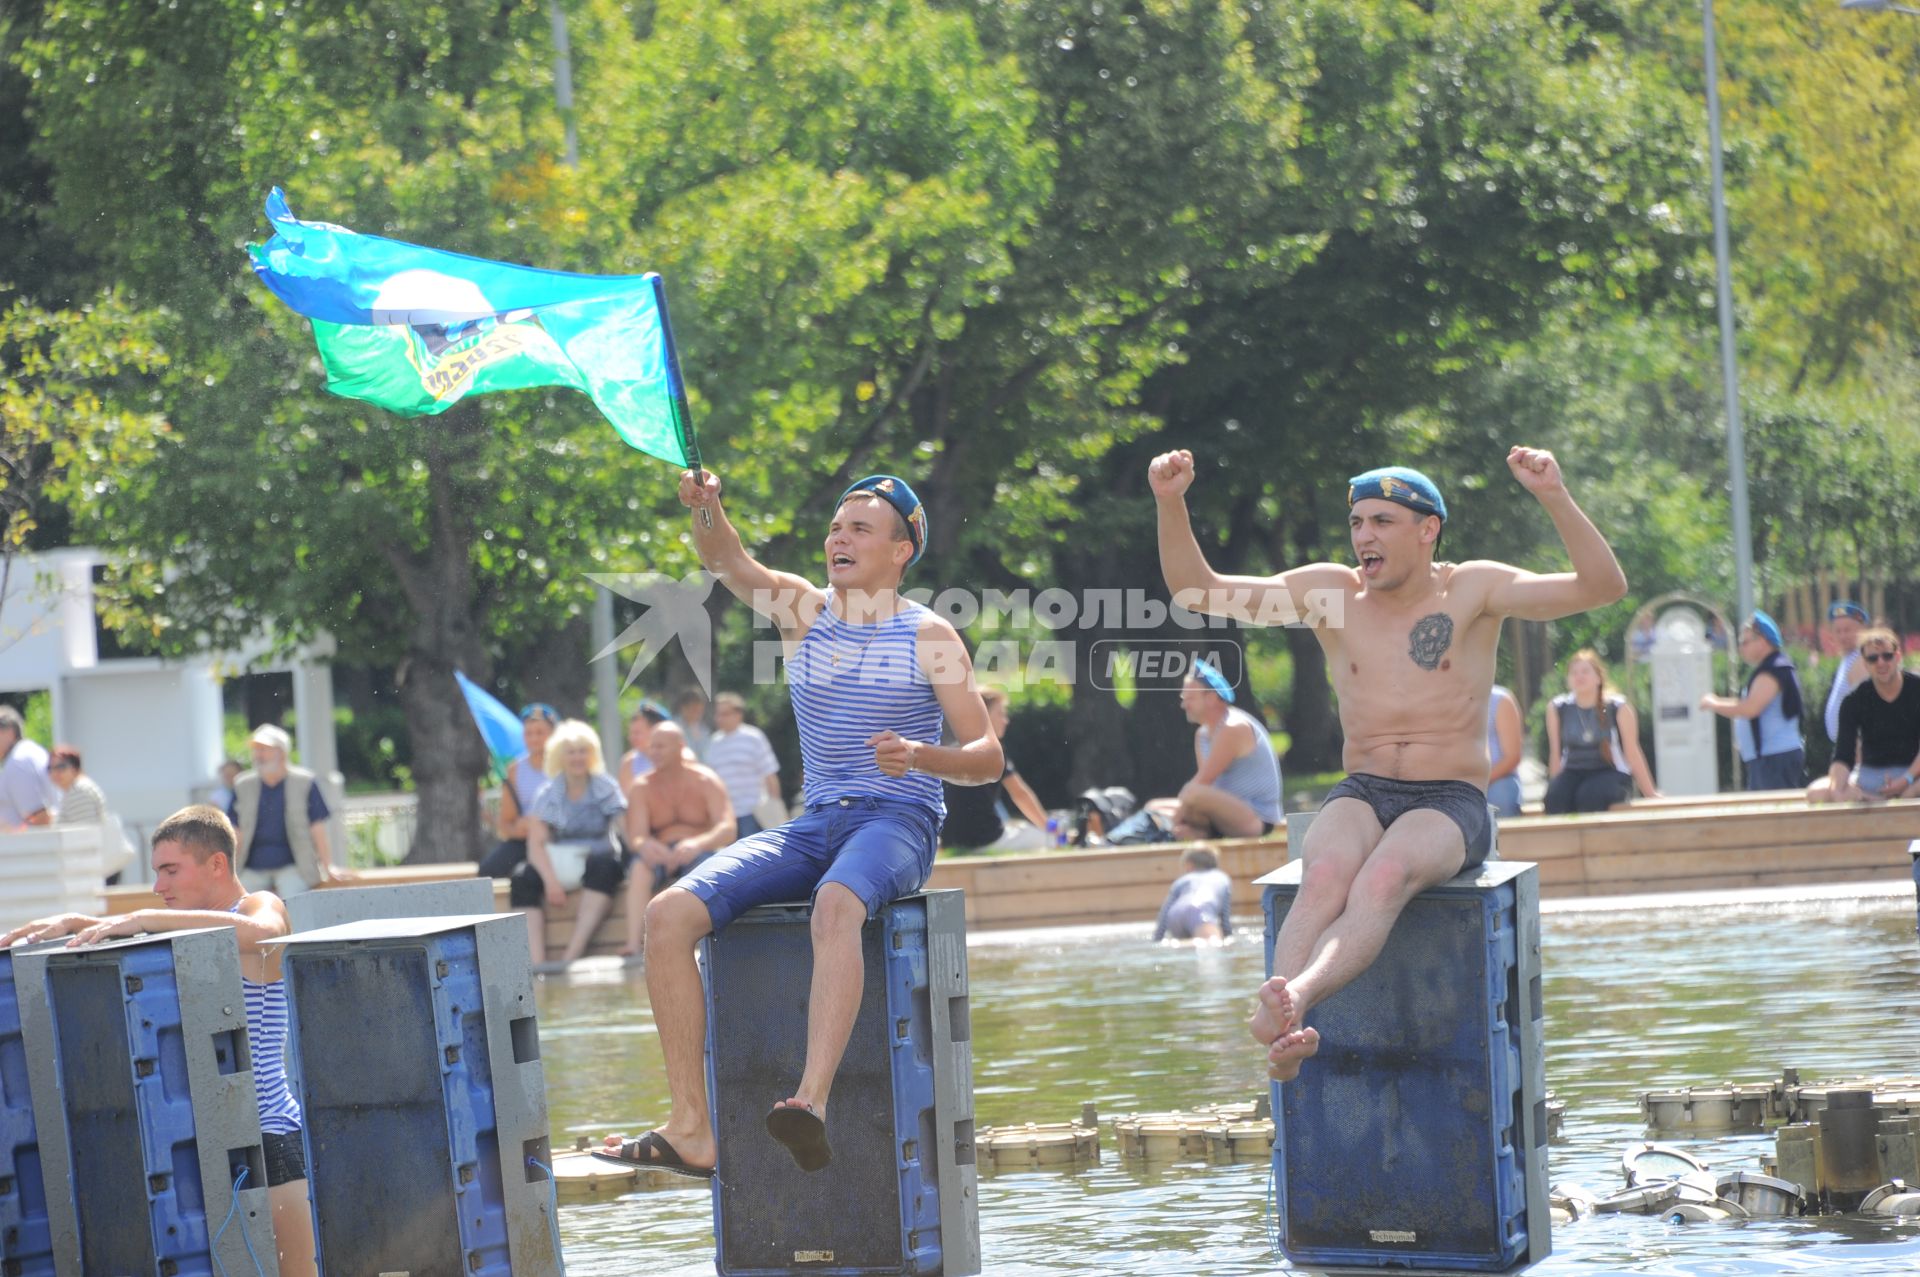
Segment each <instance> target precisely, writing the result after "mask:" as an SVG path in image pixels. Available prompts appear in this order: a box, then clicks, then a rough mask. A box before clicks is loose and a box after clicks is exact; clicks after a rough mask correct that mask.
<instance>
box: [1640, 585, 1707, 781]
mask: <svg viewBox="0 0 1920 1277" xmlns="http://www.w3.org/2000/svg"><path fill="white" fill-rule="evenodd" d="M1722 632H1723V633H1724V632H1725V631H1724V630H1723V631H1722ZM1653 633H1654V639H1653V651H1652V654H1651V656H1650V663H1651V664H1652V666H1653V757H1654V769H1655V772H1656V774H1657V777H1658V779H1659V782H1660V789H1661V791H1662V792H1663V793H1667V794H1675V795H1679V794H1712V793H1717V792H1718V791H1719V788H1720V764H1719V757H1718V755H1719V748H1718V745H1717V743H1716V740H1715V727H1716V724H1715V720H1714V716H1713V715H1712V714H1710V713H1708V712H1707V711H1706V710H1703V709H1701V708H1700V698H1701V697H1702V696H1705V695H1706V694H1707V693H1709V692H1711V691H1713V645H1712V644H1711V643H1709V642H1708V640H1707V627H1706V623H1705V620H1704V618H1702V616H1701V615H1700V613H1698V612H1696V611H1694V609H1693V608H1691V607H1687V606H1685V605H1684V604H1677V605H1675V606H1672V607H1669V608H1667V609H1666V610H1665V611H1663V612H1661V613H1660V616H1659V619H1658V620H1657V621H1655V622H1654V627H1653Z"/></svg>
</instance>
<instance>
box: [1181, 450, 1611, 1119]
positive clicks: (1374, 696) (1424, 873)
mask: <svg viewBox="0 0 1920 1277" xmlns="http://www.w3.org/2000/svg"><path fill="white" fill-rule="evenodd" d="M1507 468H1508V470H1509V471H1511V472H1512V474H1513V477H1514V478H1515V479H1516V480H1518V481H1519V483H1520V486H1521V487H1522V488H1524V489H1526V490H1527V491H1528V492H1530V493H1532V494H1533V496H1534V498H1535V499H1536V500H1538V501H1539V502H1540V504H1541V505H1542V506H1543V507H1544V508H1545V509H1546V511H1547V514H1548V515H1549V516H1550V517H1551V518H1552V519H1553V525H1554V528H1555V530H1557V531H1558V532H1559V534H1560V539H1561V541H1562V543H1563V544H1564V545H1565V546H1566V549H1567V556H1568V558H1569V559H1570V560H1571V561H1572V567H1573V570H1572V571H1571V572H1557V573H1549V574H1541V573H1534V572H1528V571H1525V570H1523V569H1521V568H1516V567H1513V566H1512V565H1510V564H1506V563H1496V562H1492V561H1488V560H1480V561H1475V562H1469V563H1458V564H1454V563H1436V562H1434V551H1435V549H1436V548H1437V547H1438V545H1439V542H1440V534H1441V532H1442V531H1443V530H1444V528H1445V526H1446V520H1447V505H1446V501H1445V500H1444V499H1443V498H1442V497H1441V495H1440V490H1439V489H1438V488H1437V487H1436V486H1434V484H1433V482H1432V480H1430V479H1428V478H1427V477H1426V476H1425V475H1423V474H1421V473H1420V472H1419V471H1417V470H1409V469H1406V468H1404V467H1389V468H1386V469H1381V470H1369V471H1367V472H1366V473H1365V474H1360V475H1355V476H1354V477H1353V479H1352V480H1351V481H1350V482H1349V484H1348V487H1347V506H1348V517H1347V527H1348V534H1349V537H1350V539H1351V543H1352V546H1353V554H1354V559H1355V562H1356V566H1353V567H1346V566H1342V565H1340V564H1335V563H1315V564H1309V565H1308V566H1305V567H1299V568H1294V569H1292V570H1290V571H1287V572H1282V573H1280V574H1279V575H1277V576H1271V577H1229V576H1223V575H1221V574H1220V573H1218V572H1215V571H1214V570H1213V569H1212V568H1211V567H1210V566H1209V565H1208V564H1207V560H1206V556H1205V554H1203V553H1202V552H1201V549H1200V543H1199V542H1198V541H1197V540H1196V539H1195V537H1194V534H1193V527H1192V524H1191V522H1190V520H1189V516H1188V513H1187V503H1186V492H1187V488H1188V487H1189V486H1191V485H1192V483H1193V479H1194V463H1193V455H1192V454H1191V453H1188V452H1169V453H1164V454H1162V455H1161V456H1159V457H1156V458H1155V459H1154V461H1153V464H1152V466H1151V467H1150V468H1149V470H1148V481H1149V483H1150V485H1151V487H1152V489H1153V495H1154V500H1155V502H1156V504H1157V505H1158V507H1159V527H1160V567H1161V571H1162V573H1163V575H1164V576H1165V577H1166V581H1167V588H1168V589H1169V590H1171V591H1173V594H1174V598H1175V600H1176V601H1178V602H1180V603H1182V604H1183V605H1184V606H1186V607H1188V608H1189V609H1191V610H1194V611H1201V612H1212V613H1215V614H1218V615H1226V616H1236V617H1240V618H1242V619H1247V620H1258V621H1260V622H1262V623H1267V624H1271V623H1272V621H1273V619H1275V618H1278V619H1282V620H1292V619H1295V618H1298V619H1302V620H1304V621H1305V623H1306V624H1308V625H1310V626H1312V628H1313V632H1314V637H1315V638H1317V639H1318V640H1319V642H1320V646H1321V648H1322V649H1323V650H1324V651H1325V653H1326V657H1327V669H1328V671H1329V672H1330V673H1331V675H1332V677H1333V686H1334V691H1335V693H1336V694H1337V696H1338V697H1339V702H1340V726H1341V730H1342V732H1343V733H1344V734H1345V737H1346V744H1345V753H1344V761H1345V763H1346V768H1347V778H1346V779H1345V780H1343V781H1341V782H1340V784H1338V785H1336V786H1335V787H1334V788H1333V790H1332V791H1331V792H1330V793H1329V794H1328V795H1327V801H1326V804H1325V805H1324V806H1323V807H1322V808H1321V809H1320V815H1319V818H1318V819H1317V820H1315V821H1314V822H1313V825H1312V827H1311V830H1310V831H1309V833H1308V834H1307V837H1306V840H1305V846H1304V847H1303V848H1302V851H1301V855H1302V858H1303V859H1304V860H1305V862H1306V871H1305V874H1304V876H1303V878H1302V880H1301V886H1300V894H1299V896H1298V897H1297V898H1296V899H1295V901H1294V903H1293V906H1292V908H1291V909H1289V910H1288V912H1287V920H1286V923H1285V925H1284V926H1283V927H1282V928H1281V930H1280V934H1279V936H1278V937H1276V940H1275V945H1274V953H1273V969H1274V971H1275V973H1276V974H1275V976H1274V978H1273V979H1271V980H1269V981H1268V982H1267V983H1266V984H1265V985H1263V986H1262V987H1261V989H1260V1002H1259V1008H1258V1010H1257V1012H1256V1014H1255V1015H1254V1019H1253V1024H1252V1029H1253V1035H1254V1037H1255V1038H1256V1039H1258V1040H1259V1041H1260V1042H1261V1043H1262V1044H1264V1045H1265V1046H1266V1048H1267V1071H1268V1074H1269V1076H1271V1077H1273V1078H1274V1079H1275V1080H1277V1081H1282V1082H1284V1081H1289V1080H1291V1079H1292V1078H1294V1077H1296V1076H1298V1075H1299V1072H1300V1067H1301V1064H1302V1062H1303V1061H1305V1060H1306V1059H1307V1058H1308V1057H1309V1056H1311V1055H1313V1054H1314V1053H1315V1052H1316V1051H1318V1050H1319V1048H1320V1034H1319V1032H1318V1031H1317V1030H1316V1029H1314V1028H1313V1027H1311V1026H1310V1025H1308V1024H1307V1023H1306V1015H1307V1012H1308V1011H1309V1010H1310V1009H1311V1008H1312V1007H1313V1005H1314V1004H1315V1003H1316V1002H1319V1001H1321V1000H1323V999H1325V998H1326V997H1327V996H1328V995H1330V994H1332V993H1333V992H1335V991H1336V990H1338V989H1341V988H1344V987H1345V986H1346V985H1347V984H1348V983H1350V982H1351V981H1352V980H1353V979H1354V977H1355V976H1357V975H1359V974H1360V973H1361V972H1362V971H1364V970H1366V968H1367V967H1368V966H1369V965H1371V964H1372V962H1373V960H1374V959H1375V958H1376V957H1378V956H1379V954H1380V949H1381V947H1382V946H1383V945H1384V944H1385V943H1386V939H1387V934H1388V932H1389V931H1390V930H1391V929H1392V927H1393V923H1394V920H1395V919H1396V918H1398V917H1399V915H1400V911H1401V910H1402V909H1404V908H1405V907H1406V905H1407V902H1408V901H1410V900H1412V899H1413V897H1414V896H1415V895H1417V894H1419V893H1420V892H1421V891H1424V890H1426V889H1427V888H1428V887H1430V886H1433V885H1434V884H1436V883H1441V882H1445V881H1446V880H1447V879H1448V878H1451V877H1452V876H1453V875H1455V874H1457V873H1459V872H1460V871H1461V869H1463V868H1465V867H1468V866H1472V865H1476V864H1478V863H1480V862H1481V861H1482V860H1484V859H1485V858H1486V855H1487V852H1488V850H1489V848H1490V846H1491V842H1492V831H1491V828H1490V825H1489V822H1488V818H1487V798H1486V789H1487V774H1488V770H1489V762H1488V757H1487V698H1488V696H1489V694H1490V692H1491V689H1492V687H1493V660H1494V652H1495V650H1496V649H1497V647H1498V646H1499V642H1500V627H1501V623H1502V621H1503V620H1504V619H1505V618H1507V617H1509V616H1517V617H1520V618H1522V619H1523V620H1531V621H1550V620H1554V619H1556V618H1558V617H1563V616H1570V615H1572V614H1574V613H1576V612H1582V611H1586V610H1587V609H1589V608H1594V607H1600V606H1603V605H1605V604H1608V603H1611V602H1613V601H1614V600H1616V599H1618V598H1620V597H1621V596H1622V595H1624V594H1625V593H1626V592H1627V578H1626V576H1625V574H1624V573H1622V572H1621V571H1620V565H1619V564H1618V563H1617V562H1616V561H1615V560H1614V557H1613V551H1612V549H1610V548H1609V547H1608V545H1607V542H1606V538H1605V537H1603V536H1601V535H1600V533H1599V531H1598V530H1596V529H1595V528H1594V526H1593V524H1592V523H1591V522H1590V521H1589V520H1588V519H1587V516H1586V515H1585V514H1583V513H1581V511H1580V507H1579V506H1578V505H1576V504H1575V503H1574V500H1573V497H1572V496H1571V495H1570V494H1569V493H1568V492H1567V486H1566V484H1565V482H1564V481H1563V480H1562V478H1561V475H1560V466H1559V463H1558V462H1556V461H1555V460H1554V458H1553V454H1552V453H1549V452H1543V451H1540V450H1538V449H1534V448H1520V447H1516V448H1514V449H1512V450H1511V451H1510V452H1509V453H1508V454H1507Z"/></svg>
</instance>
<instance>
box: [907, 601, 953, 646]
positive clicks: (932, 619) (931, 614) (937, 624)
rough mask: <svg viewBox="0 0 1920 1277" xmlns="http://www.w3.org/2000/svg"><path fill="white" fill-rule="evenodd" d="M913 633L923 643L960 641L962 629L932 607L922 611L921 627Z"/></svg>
mask: <svg viewBox="0 0 1920 1277" xmlns="http://www.w3.org/2000/svg"><path fill="white" fill-rule="evenodd" d="M913 633H914V638H915V639H917V640H918V641H919V642H922V643H958V642H959V641H960V631H959V630H956V629H954V628H953V622H951V621H949V620H948V619H947V618H946V617H944V616H941V615H940V614H939V613H938V612H935V611H934V610H933V609H931V608H926V609H924V610H923V611H922V613H921V616H920V628H919V629H917V630H915V631H914V632H913Z"/></svg>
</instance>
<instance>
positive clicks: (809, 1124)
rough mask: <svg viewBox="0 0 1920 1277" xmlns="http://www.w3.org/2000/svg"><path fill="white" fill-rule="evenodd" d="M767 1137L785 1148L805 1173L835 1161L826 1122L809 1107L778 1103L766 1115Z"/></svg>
mask: <svg viewBox="0 0 1920 1277" xmlns="http://www.w3.org/2000/svg"><path fill="white" fill-rule="evenodd" d="M767 1134H769V1135H771V1136H773V1138H774V1139H776V1140H778V1141H780V1143H782V1144H784V1145H786V1148H787V1152H789V1153H791V1154H793V1161H794V1164H795V1165H796V1166H798V1167H799V1168H800V1169H801V1170H803V1171H817V1170H820V1169H822V1168H823V1167H825V1166H826V1164H827V1163H828V1162H831V1161H832V1160H833V1146H832V1145H831V1144H828V1143H827V1123H826V1121H825V1119H823V1118H822V1117H821V1116H820V1115H819V1114H818V1113H816V1112H814V1111H813V1109H812V1108H811V1107H810V1106H805V1105H799V1104H776V1105H774V1106H773V1108H772V1109H771V1110H770V1111H769V1112H768V1113H767Z"/></svg>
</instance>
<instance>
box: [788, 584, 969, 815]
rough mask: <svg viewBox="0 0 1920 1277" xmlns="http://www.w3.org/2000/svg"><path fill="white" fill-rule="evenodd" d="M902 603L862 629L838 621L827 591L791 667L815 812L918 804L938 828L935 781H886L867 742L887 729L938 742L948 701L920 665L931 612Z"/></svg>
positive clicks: (942, 803)
mask: <svg viewBox="0 0 1920 1277" xmlns="http://www.w3.org/2000/svg"><path fill="white" fill-rule="evenodd" d="M902 602H904V603H905V606H904V607H902V608H901V609H900V611H898V612H896V613H894V614H893V615H892V616H890V617H888V618H887V619H886V620H884V621H880V622H878V623H877V624H873V625H855V624H853V623H852V622H850V621H844V620H842V619H841V618H840V617H838V616H836V615H834V611H833V603H834V592H833V591H832V590H828V591H827V605H826V606H825V607H823V608H821V609H820V616H819V618H818V619H816V620H815V621H814V623H813V625H812V627H811V628H810V629H808V630H807V633H806V636H805V637H804V638H802V639H801V640H800V647H799V650H797V651H796V652H795V653H794V655H793V659H792V660H791V661H789V662H788V663H787V682H788V689H789V692H790V694H791V695H792V697H793V717H794V721H795V723H796V724H797V725H798V726H799V729H800V761H801V764H802V766H803V767H804V768H805V770H806V786H805V790H804V796H805V799H806V804H807V806H809V807H812V806H814V805H816V804H818V803H826V802H832V801H833V800H834V799H836V798H880V799H885V800H887V801H889V802H902V803H919V804H920V805H922V806H924V807H927V808H930V809H931V810H932V812H933V814H934V820H935V822H936V823H938V822H939V821H941V820H944V819H945V818H946V812H947V804H946V797H945V795H944V794H943V793H942V791H941V788H940V782H939V781H938V780H937V779H935V778H934V777H932V776H929V775H927V774H926V773H925V772H917V771H916V772H908V773H907V774H906V775H905V776H901V777H898V778H896V777H892V776H888V775H887V774H885V773H884V772H882V771H881V770H880V769H879V768H878V767H876V766H874V762H873V747H872V746H871V745H868V744H867V741H868V740H870V739H871V738H872V737H874V736H875V735H877V734H878V733H880V732H885V731H892V732H897V733H898V734H899V735H901V736H903V737H905V738H906V739H907V740H911V741H920V742H921V743H923V744H928V745H938V744H939V743H940V733H941V726H942V718H941V714H940V702H939V701H938V700H937V699H936V698H935V696H934V692H933V684H932V682H931V681H929V680H928V678H927V675H926V672H925V671H924V670H922V669H921V668H920V660H919V648H918V644H917V639H918V636H919V633H920V627H921V626H922V625H923V624H924V623H925V622H926V620H927V618H928V617H929V616H930V615H931V613H930V612H929V611H928V610H927V609H926V608H924V607H922V606H921V605H920V604H918V603H914V602H911V601H908V600H902ZM836 662H837V663H836Z"/></svg>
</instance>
